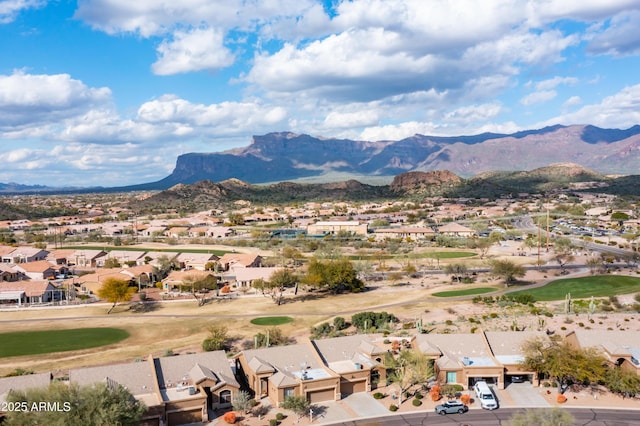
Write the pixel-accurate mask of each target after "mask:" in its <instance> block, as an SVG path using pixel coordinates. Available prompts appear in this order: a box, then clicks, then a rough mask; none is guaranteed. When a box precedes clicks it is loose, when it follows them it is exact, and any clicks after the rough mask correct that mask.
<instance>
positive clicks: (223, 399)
mask: <svg viewBox="0 0 640 426" xmlns="http://www.w3.org/2000/svg"><path fill="white" fill-rule="evenodd" d="M153 365H154V369H155V377H156V378H157V380H158V387H159V391H160V395H161V397H162V402H163V404H164V407H165V418H166V421H167V423H168V424H169V425H173V424H185V423H195V422H206V421H208V420H209V414H208V411H209V409H211V410H217V409H225V408H230V407H231V399H232V398H233V395H234V394H235V393H237V392H239V391H240V385H239V384H238V382H237V381H236V378H235V376H234V371H233V370H232V368H231V365H230V363H229V360H228V359H227V356H226V354H225V352H224V351H213V352H204V353H196V354H187V355H180V356H176V357H162V358H153Z"/></svg>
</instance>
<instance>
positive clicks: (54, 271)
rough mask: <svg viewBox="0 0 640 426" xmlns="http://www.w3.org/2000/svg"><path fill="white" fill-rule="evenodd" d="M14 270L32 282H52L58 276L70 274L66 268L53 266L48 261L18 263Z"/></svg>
mask: <svg viewBox="0 0 640 426" xmlns="http://www.w3.org/2000/svg"><path fill="white" fill-rule="evenodd" d="M13 269H15V270H16V271H18V272H19V273H22V274H24V275H26V276H27V277H29V279H32V280H52V279H55V277H56V275H58V274H61V273H63V274H66V273H67V272H68V269H67V267H66V266H60V265H53V264H52V263H51V262H49V261H48V260H36V261H35V262H27V263H18V264H17V265H15V266H14V267H13Z"/></svg>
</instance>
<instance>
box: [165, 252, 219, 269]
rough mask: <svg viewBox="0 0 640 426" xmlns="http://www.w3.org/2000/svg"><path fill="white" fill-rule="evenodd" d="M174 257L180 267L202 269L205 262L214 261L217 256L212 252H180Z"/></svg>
mask: <svg viewBox="0 0 640 426" xmlns="http://www.w3.org/2000/svg"><path fill="white" fill-rule="evenodd" d="M175 259H176V262H178V265H179V266H180V268H183V269H199V270H201V271H204V268H205V266H206V265H207V263H209V262H215V261H217V260H218V259H219V257H218V256H216V255H215V254H212V253H180V254H179V255H178V256H177V257H176V258H175Z"/></svg>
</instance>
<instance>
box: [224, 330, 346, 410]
mask: <svg viewBox="0 0 640 426" xmlns="http://www.w3.org/2000/svg"><path fill="white" fill-rule="evenodd" d="M236 373H237V374H238V375H239V376H240V377H241V378H242V380H243V381H245V382H246V383H247V384H248V386H249V387H250V388H251V389H252V390H253V391H254V392H255V397H256V399H257V400H260V399H262V398H268V399H269V401H271V403H272V404H274V405H275V406H279V405H280V404H281V403H282V402H283V401H284V399H285V398H286V397H287V396H304V397H305V398H307V400H309V401H310V402H311V403H318V402H323V401H335V400H339V399H340V397H341V394H340V375H339V374H337V373H335V372H333V371H332V370H330V369H329V368H327V367H326V366H325V365H324V363H323V362H322V360H321V358H320V357H319V355H318V353H317V352H316V351H315V350H314V349H313V347H312V346H311V345H310V344H309V343H299V344H295V345H287V346H272V347H269V348H261V349H251V350H245V351H242V352H240V354H239V355H237V356H236Z"/></svg>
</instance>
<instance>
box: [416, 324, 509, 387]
mask: <svg viewBox="0 0 640 426" xmlns="http://www.w3.org/2000/svg"><path fill="white" fill-rule="evenodd" d="M412 346H413V347H414V348H415V349H418V350H420V351H422V352H423V353H425V354H427V355H428V356H430V357H431V358H433V359H434V361H435V363H434V374H435V377H436V380H437V381H438V382H440V383H453V384H460V385H462V386H464V387H467V386H473V384H474V383H475V382H476V381H478V380H484V381H486V382H488V383H493V384H495V385H497V386H498V388H499V389H503V388H504V368H503V366H502V365H501V364H500V363H499V362H498V360H497V359H496V358H495V357H494V356H493V354H492V353H491V349H490V348H489V345H488V343H487V341H486V340H485V337H484V334H483V333H456V334H435V333H434V334H418V335H417V336H416V337H414V339H413V340H412Z"/></svg>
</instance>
